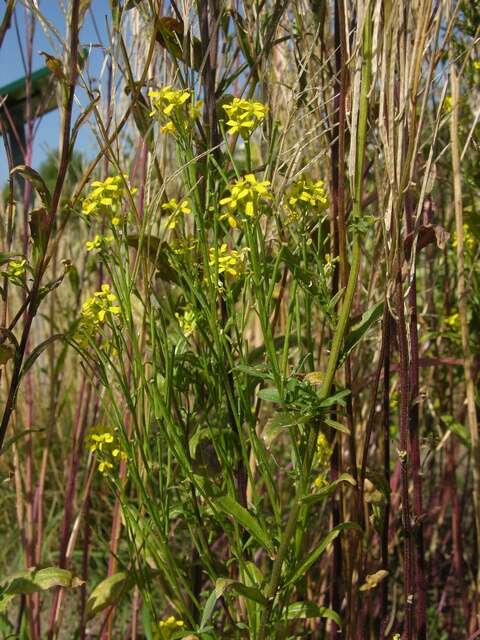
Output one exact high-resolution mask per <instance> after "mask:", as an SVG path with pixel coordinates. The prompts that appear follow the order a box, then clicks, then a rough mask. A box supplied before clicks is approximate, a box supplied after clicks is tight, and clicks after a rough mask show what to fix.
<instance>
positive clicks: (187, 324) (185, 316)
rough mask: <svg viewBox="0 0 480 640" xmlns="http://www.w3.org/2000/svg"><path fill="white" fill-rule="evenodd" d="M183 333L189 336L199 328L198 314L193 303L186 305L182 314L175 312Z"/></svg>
mask: <svg viewBox="0 0 480 640" xmlns="http://www.w3.org/2000/svg"><path fill="white" fill-rule="evenodd" d="M175 317H176V318H177V320H178V324H179V325H180V328H181V330H182V333H183V335H184V336H185V337H186V338H188V336H190V335H192V333H193V332H194V331H195V329H196V328H197V316H196V313H195V311H194V310H193V308H192V306H191V305H188V306H187V307H185V309H184V311H183V313H182V314H180V313H175Z"/></svg>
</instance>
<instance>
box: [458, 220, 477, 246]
mask: <svg viewBox="0 0 480 640" xmlns="http://www.w3.org/2000/svg"><path fill="white" fill-rule="evenodd" d="M476 244H477V241H476V239H475V236H474V235H473V233H472V232H471V231H470V229H469V228H468V225H467V224H464V225H463V246H464V248H465V249H466V250H467V251H469V252H472V251H473V250H474V249H475V245H476ZM457 245H458V242H457V234H455V237H454V238H453V241H452V247H453V248H454V249H456V247H457Z"/></svg>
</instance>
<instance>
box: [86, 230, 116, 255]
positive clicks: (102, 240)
mask: <svg viewBox="0 0 480 640" xmlns="http://www.w3.org/2000/svg"><path fill="white" fill-rule="evenodd" d="M110 242H113V236H99V235H98V234H97V235H96V236H95V238H94V239H93V240H87V241H86V243H85V246H86V247H87V251H93V250H94V249H105V248H106V245H107V244H109V243H110Z"/></svg>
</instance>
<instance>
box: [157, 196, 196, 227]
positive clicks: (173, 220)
mask: <svg viewBox="0 0 480 640" xmlns="http://www.w3.org/2000/svg"><path fill="white" fill-rule="evenodd" d="M162 209H165V211H172V214H171V216H170V218H169V220H168V224H167V227H168V229H175V227H176V226H177V222H178V220H179V218H180V215H189V214H190V213H192V210H191V209H190V207H189V206H188V201H187V200H182V202H180V203H178V202H177V201H176V200H175V198H172V199H171V200H169V201H168V202H166V203H165V204H162Z"/></svg>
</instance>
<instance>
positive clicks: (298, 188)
mask: <svg viewBox="0 0 480 640" xmlns="http://www.w3.org/2000/svg"><path fill="white" fill-rule="evenodd" d="M286 206H287V209H288V213H289V215H288V222H295V221H297V220H298V219H299V218H300V215H301V214H304V213H307V212H308V211H311V210H312V209H313V210H314V211H315V212H317V213H318V212H319V211H324V210H325V209H326V208H327V207H328V196H327V192H326V191H325V187H324V185H323V181H322V180H317V181H316V182H314V181H313V180H310V179H309V178H300V179H299V180H297V181H296V182H294V183H293V185H292V186H291V187H290V189H289V190H288V192H287V195H286Z"/></svg>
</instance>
